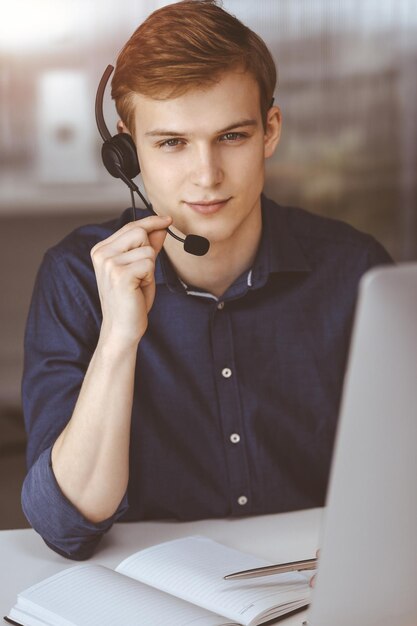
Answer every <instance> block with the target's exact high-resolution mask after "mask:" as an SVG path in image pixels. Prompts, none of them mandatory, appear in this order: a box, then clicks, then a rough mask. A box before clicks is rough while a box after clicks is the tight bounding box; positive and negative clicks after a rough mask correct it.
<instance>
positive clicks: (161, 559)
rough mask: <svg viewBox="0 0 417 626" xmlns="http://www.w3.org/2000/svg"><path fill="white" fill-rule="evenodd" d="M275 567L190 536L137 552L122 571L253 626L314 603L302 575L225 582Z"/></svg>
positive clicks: (293, 574) (126, 562)
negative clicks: (265, 615)
mask: <svg viewBox="0 0 417 626" xmlns="http://www.w3.org/2000/svg"><path fill="white" fill-rule="evenodd" d="M270 564H271V563H269V562H268V561H264V560H263V559H258V558H257V557H254V556H251V555H248V554H244V553H242V552H240V551H238V550H234V549H232V548H228V547H226V546H223V545H222V544H219V543H217V542H215V541H212V540H211V539H207V538H205V537H186V538H185V539H177V540H175V541H169V542H167V543H163V544H159V545H157V546H153V547H151V548H148V549H146V550H142V551H140V552H137V553H136V554H134V555H132V556H130V557H128V558H127V559H125V560H124V561H122V563H121V564H120V565H119V566H118V567H117V570H118V571H121V572H123V573H125V574H127V575H128V576H132V577H133V578H137V579H138V580H141V581H143V582H145V583H147V584H149V585H152V586H154V587H157V588H159V589H162V590H163V591H166V592H168V593H172V594H174V595H176V596H178V597H181V598H183V599H185V600H187V601H189V602H194V603H195V604H198V605H199V606H203V607H205V608H206V609H208V610H210V611H215V612H217V613H219V614H221V615H225V616H227V617H228V618H230V619H232V620H235V621H237V622H239V623H242V624H247V625H249V624H252V623H254V624H255V623H257V621H258V620H257V618H258V616H259V615H262V614H263V613H264V612H266V611H269V609H271V608H272V607H277V606H279V605H281V604H282V605H286V606H285V611H286V610H290V609H291V608H297V607H298V606H302V605H303V604H305V603H306V602H307V601H308V597H309V595H310V589H309V586H308V578H307V577H306V576H305V575H302V574H299V573H289V574H275V575H274V576H268V577H264V578H255V579H248V580H240V581H233V580H227V581H225V580H223V576H225V575H226V574H230V573H231V572H234V571H239V570H245V569H250V568H253V567H262V566H264V565H270ZM285 611H284V612H285ZM279 614H281V611H275V612H272V613H271V617H272V616H275V615H279Z"/></svg>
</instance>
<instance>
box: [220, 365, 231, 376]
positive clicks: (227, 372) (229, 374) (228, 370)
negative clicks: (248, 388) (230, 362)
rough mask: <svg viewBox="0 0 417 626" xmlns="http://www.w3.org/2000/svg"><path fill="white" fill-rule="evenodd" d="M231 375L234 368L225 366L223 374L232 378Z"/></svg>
mask: <svg viewBox="0 0 417 626" xmlns="http://www.w3.org/2000/svg"><path fill="white" fill-rule="evenodd" d="M231 375H232V370H231V369H229V368H228V367H224V368H223V369H222V376H223V377H224V378H230V377H231Z"/></svg>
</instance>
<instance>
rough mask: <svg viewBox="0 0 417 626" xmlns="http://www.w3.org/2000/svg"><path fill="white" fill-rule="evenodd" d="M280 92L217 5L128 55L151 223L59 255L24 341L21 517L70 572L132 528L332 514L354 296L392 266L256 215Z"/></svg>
mask: <svg viewBox="0 0 417 626" xmlns="http://www.w3.org/2000/svg"><path fill="white" fill-rule="evenodd" d="M275 78H276V76H275V67H274V63H273V60H272V58H271V55H270V53H269V52H268V50H267V48H266V47H265V45H264V43H263V42H262V41H261V40H260V39H259V38H258V37H257V36H256V35H255V34H254V33H253V32H251V31H250V30H249V29H248V28H247V27H245V26H244V25H243V24H241V23H240V22H239V21H238V20H236V19H235V18H234V17H232V16H230V15H229V14H228V13H226V12H225V11H223V10H222V9H221V8H220V7H219V6H217V5H216V4H215V3H214V2H211V1H209V0H195V1H192V0H191V1H186V2H179V3H177V4H174V5H170V6H166V7H164V8H162V9H160V10H158V11H156V12H155V13H153V14H152V15H151V16H150V17H149V18H148V20H147V21H146V22H145V23H144V24H142V25H141V26H140V27H139V29H138V30H137V31H136V32H135V33H134V35H133V36H132V38H131V39H130V40H129V42H128V43H127V44H126V46H125V47H124V49H123V50H122V52H121V54H120V56H119V59H118V62H117V67H116V71H115V75H114V79H113V91H112V93H113V97H114V98H115V100H116V106H117V108H118V111H119V114H120V117H121V121H120V123H119V130H120V131H123V132H127V133H130V134H131V136H132V138H133V140H134V142H135V144H136V148H137V152H138V157H139V162H140V164H141V170H142V176H143V182H144V186H145V189H146V192H147V195H148V197H149V200H150V202H151V203H152V205H153V207H154V209H155V211H156V213H157V214H158V216H151V215H150V213H149V212H148V211H145V210H140V211H137V214H138V215H137V216H138V218H141V219H138V221H136V222H130V221H129V217H130V211H126V212H125V213H124V214H123V215H122V216H121V218H120V219H119V220H117V221H116V220H115V221H112V222H109V223H107V224H103V225H97V226H88V227H83V228H80V229H78V230H77V231H75V232H74V233H72V234H70V235H69V236H68V237H67V238H66V239H64V241H62V242H61V243H60V244H58V245H57V246H56V247H54V248H53V249H51V250H49V251H48V252H47V254H46V255H45V259H44V261H43V264H42V267H41V269H40V272H39V275H38V278H37V282H36V285H35V290H34V295H33V300H32V305H31V310H30V314H29V319H28V326H27V333H26V360H25V373H24V384H23V401H24V411H25V419H26V423H27V430H28V435H29V443H28V463H29V467H30V470H29V472H28V475H27V477H26V480H25V483H24V486H23V496H22V501H23V508H24V511H25V513H26V515H27V517H28V519H29V521H30V522H31V524H32V525H33V527H34V528H35V529H36V530H37V531H38V532H39V533H40V534H41V535H42V536H43V538H44V540H45V541H46V542H47V543H48V545H50V546H51V547H52V548H53V549H54V550H56V551H57V552H59V553H61V554H63V555H65V556H68V557H70V558H74V559H83V558H87V557H88V556H90V555H91V554H92V552H93V550H94V549H95V547H96V545H97V543H98V541H99V539H100V537H101V535H102V534H103V533H104V532H105V531H107V530H108V529H109V528H110V527H111V525H112V524H113V522H114V521H115V520H117V519H121V520H141V519H160V518H176V519H180V520H191V519H197V518H208V517H225V516H239V515H254V514H264V513H270V512H278V511H286V510H291V509H300V508H307V507H313V506H320V505H322V504H323V502H324V497H325V491H326V484H327V478H328V471H329V464H330V458H331V452H332V445H333V438H334V432H335V426H336V420H337V415H338V407H339V401H340V393H341V387H342V381H343V374H344V367H345V361H346V356H347V349H348V343H349V335H350V329H351V321H352V315H353V311H354V305H355V299H356V293H357V285H358V281H359V279H360V277H361V276H362V274H363V273H364V272H365V271H366V270H367V269H369V268H370V267H371V266H373V265H375V264H378V263H385V262H389V261H390V259H389V257H388V255H387V254H386V253H385V251H384V250H383V249H382V248H381V246H379V244H377V243H376V242H375V241H374V240H373V239H372V238H371V237H369V236H367V235H363V234H360V233H358V232H357V231H355V230H354V229H352V228H351V227H349V226H347V225H344V224H342V223H339V222H336V221H332V220H328V219H324V218H320V217H317V216H313V215H310V214H308V213H307V212H305V211H302V210H300V209H292V208H285V207H281V206H278V205H277V204H275V203H274V202H272V201H271V200H268V199H267V198H265V197H264V196H262V188H263V184H264V164H265V159H266V158H268V157H270V156H271V155H272V154H273V152H274V150H275V148H276V146H277V144H278V141H279V135H280V129H281V114H280V111H279V109H278V107H276V106H272V105H271V101H272V97H273V92H274V88H275ZM168 226H171V227H172V228H173V229H174V231H175V229H177V232H179V233H182V234H184V233H185V234H189V233H194V234H198V235H201V236H203V237H206V238H207V239H208V240H209V241H210V249H209V252H208V253H207V254H206V255H205V256H202V257H195V256H192V255H190V254H188V253H187V252H185V251H184V248H183V246H182V244H181V243H179V242H178V241H176V240H174V239H173V238H171V237H167V233H166V229H167V227H168ZM90 253H91V254H90Z"/></svg>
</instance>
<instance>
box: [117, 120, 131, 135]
mask: <svg viewBox="0 0 417 626" xmlns="http://www.w3.org/2000/svg"><path fill="white" fill-rule="evenodd" d="M117 132H118V133H119V134H120V133H126V134H127V135H130V132H129V130H128V128H127V126H125V124H124V122H123V121H122V120H118V122H117Z"/></svg>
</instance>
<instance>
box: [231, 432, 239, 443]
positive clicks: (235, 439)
mask: <svg viewBox="0 0 417 626" xmlns="http://www.w3.org/2000/svg"><path fill="white" fill-rule="evenodd" d="M230 441H231V442H232V443H239V441H240V435H238V434H237V433H233V434H232V435H230Z"/></svg>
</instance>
